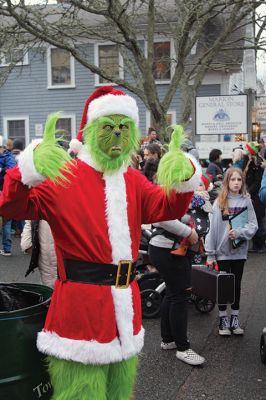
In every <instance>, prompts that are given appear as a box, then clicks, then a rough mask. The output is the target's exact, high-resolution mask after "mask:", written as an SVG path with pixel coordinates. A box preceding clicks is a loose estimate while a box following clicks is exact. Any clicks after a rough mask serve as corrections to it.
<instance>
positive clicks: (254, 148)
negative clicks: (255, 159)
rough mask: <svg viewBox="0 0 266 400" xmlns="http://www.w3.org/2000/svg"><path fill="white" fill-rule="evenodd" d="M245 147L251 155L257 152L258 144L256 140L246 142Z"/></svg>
mask: <svg viewBox="0 0 266 400" xmlns="http://www.w3.org/2000/svg"><path fill="white" fill-rule="evenodd" d="M246 148H247V149H248V151H249V152H250V154H251V155H252V156H255V155H256V154H258V152H259V149H260V145H259V144H258V143H257V142H249V143H246Z"/></svg>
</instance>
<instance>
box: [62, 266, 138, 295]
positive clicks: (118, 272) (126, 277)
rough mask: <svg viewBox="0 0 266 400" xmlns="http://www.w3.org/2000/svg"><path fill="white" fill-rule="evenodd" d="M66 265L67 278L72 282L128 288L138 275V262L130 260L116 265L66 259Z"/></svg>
mask: <svg viewBox="0 0 266 400" xmlns="http://www.w3.org/2000/svg"><path fill="white" fill-rule="evenodd" d="M64 266H65V271H66V278H67V280H68V281H71V282H80V283H90V284H94V285H110V286H113V285H114V286H115V287H117V288H127V287H128V285H129V284H130V283H131V282H132V281H133V280H134V279H135V276H136V273H135V266H136V263H132V261H129V260H120V261H119V263H118V265H116V264H100V263H91V262H87V261H81V260H67V259H65V260H64Z"/></svg>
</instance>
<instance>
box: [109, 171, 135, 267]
mask: <svg viewBox="0 0 266 400" xmlns="http://www.w3.org/2000/svg"><path fill="white" fill-rule="evenodd" d="M103 179H104V181H105V202H106V219H107V225H108V236H109V240H110V243H111V246H112V259H113V260H112V262H113V264H118V263H119V261H120V260H132V251H131V237H130V231H129V225H128V215H127V193H126V183H125V178H124V169H123V168H122V169H120V170H119V171H115V172H113V173H112V174H108V173H105V174H104V175H103ZM114 188H115V189H114Z"/></svg>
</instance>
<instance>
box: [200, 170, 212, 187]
mask: <svg viewBox="0 0 266 400" xmlns="http://www.w3.org/2000/svg"><path fill="white" fill-rule="evenodd" d="M201 180H202V182H203V184H204V186H205V189H206V190H208V189H209V186H210V183H211V177H210V175H208V174H205V172H202V175H201Z"/></svg>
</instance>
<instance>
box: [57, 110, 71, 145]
mask: <svg viewBox="0 0 266 400" xmlns="http://www.w3.org/2000/svg"><path fill="white" fill-rule="evenodd" d="M56 128H57V129H58V130H59V132H58V133H57V137H62V138H63V139H64V140H66V142H67V143H69V142H70V140H71V139H72V138H73V137H74V135H75V132H76V118H75V115H63V116H62V117H61V118H59V119H58V121H57V124H56ZM67 143H66V144H67Z"/></svg>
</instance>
